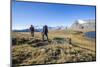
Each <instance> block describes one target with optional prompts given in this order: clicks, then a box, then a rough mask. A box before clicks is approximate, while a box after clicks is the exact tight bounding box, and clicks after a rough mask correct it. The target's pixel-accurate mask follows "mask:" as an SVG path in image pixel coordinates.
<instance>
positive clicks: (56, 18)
mask: <svg viewBox="0 0 100 67" xmlns="http://www.w3.org/2000/svg"><path fill="white" fill-rule="evenodd" d="M77 19H82V20H87V19H95V6H80V5H68V4H66V5H64V4H49V3H36V2H15V1H13V2H12V29H23V28H24V29H26V28H28V27H29V26H30V25H31V24H33V25H34V26H43V25H45V24H46V25H48V26H61V25H62V26H70V25H71V24H72V23H73V22H74V21H75V20H77Z"/></svg>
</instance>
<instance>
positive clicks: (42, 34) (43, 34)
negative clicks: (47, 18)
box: [42, 33, 44, 41]
mask: <svg viewBox="0 0 100 67" xmlns="http://www.w3.org/2000/svg"><path fill="white" fill-rule="evenodd" d="M42 39H43V41H44V33H43V34H42Z"/></svg>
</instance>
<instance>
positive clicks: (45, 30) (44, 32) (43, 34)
mask: <svg viewBox="0 0 100 67" xmlns="http://www.w3.org/2000/svg"><path fill="white" fill-rule="evenodd" d="M44 36H46V38H47V40H48V26H47V25H45V26H43V32H42V38H43V40H44Z"/></svg>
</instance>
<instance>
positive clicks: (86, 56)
mask: <svg viewBox="0 0 100 67" xmlns="http://www.w3.org/2000/svg"><path fill="white" fill-rule="evenodd" d="M12 36H13V37H15V38H17V39H18V40H22V39H26V42H25V43H23V42H22V43H18V44H17V45H14V46H12V59H13V64H16V65H29V64H51V63H66V62H80V61H94V60H95V57H96V56H95V40H89V39H87V38H86V37H84V36H83V33H80V32H75V31H64V30H61V31H50V32H49V41H50V42H49V43H46V44H45V43H42V44H41V43H39V44H40V45H39V46H36V44H37V43H38V42H39V41H42V37H41V33H38V32H36V33H35V38H32V37H31V35H30V33H27V32H24V33H23V32H13V33H12ZM56 37H57V38H64V39H67V38H71V39H72V44H68V43H66V42H64V43H63V44H60V43H55V41H53V39H54V38H56ZM29 42H32V43H29ZM44 44H45V45H44ZM34 45H35V46H34ZM42 45H43V46H42Z"/></svg>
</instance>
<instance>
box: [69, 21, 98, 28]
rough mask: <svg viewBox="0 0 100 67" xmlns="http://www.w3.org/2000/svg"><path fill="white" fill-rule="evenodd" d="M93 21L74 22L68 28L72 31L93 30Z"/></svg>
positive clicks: (94, 25)
mask: <svg viewBox="0 0 100 67" xmlns="http://www.w3.org/2000/svg"><path fill="white" fill-rule="evenodd" d="M95 27H96V24H95V20H76V21H75V22H74V23H73V24H72V25H71V27H70V29H73V30H95Z"/></svg>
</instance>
